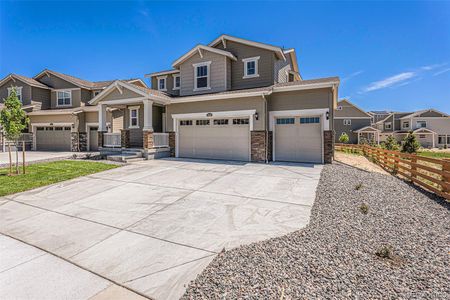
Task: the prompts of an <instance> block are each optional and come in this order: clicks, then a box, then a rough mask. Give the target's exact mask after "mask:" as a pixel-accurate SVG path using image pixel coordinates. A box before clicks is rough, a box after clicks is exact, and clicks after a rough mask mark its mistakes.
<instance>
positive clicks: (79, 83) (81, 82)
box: [33, 69, 94, 89]
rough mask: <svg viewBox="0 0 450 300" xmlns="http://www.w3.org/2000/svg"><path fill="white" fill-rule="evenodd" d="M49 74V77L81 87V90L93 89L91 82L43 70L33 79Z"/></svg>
mask: <svg viewBox="0 0 450 300" xmlns="http://www.w3.org/2000/svg"><path fill="white" fill-rule="evenodd" d="M49 74H51V75H53V76H55V77H58V78H60V79H62V80H64V81H67V82H69V83H71V84H73V85H76V86H78V87H81V88H86V89H91V88H93V87H94V83H93V82H91V81H87V80H84V79H80V78H77V77H74V76H71V75H67V74H63V73H59V72H55V71H52V70H48V69H45V70H43V71H42V72H40V73H39V74H37V75H36V76H34V77H33V79H39V78H42V77H43V76H45V75H47V76H48V75H49Z"/></svg>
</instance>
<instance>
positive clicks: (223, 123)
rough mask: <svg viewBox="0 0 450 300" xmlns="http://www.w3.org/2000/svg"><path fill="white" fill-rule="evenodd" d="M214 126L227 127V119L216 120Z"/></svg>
mask: <svg viewBox="0 0 450 300" xmlns="http://www.w3.org/2000/svg"><path fill="white" fill-rule="evenodd" d="M214 125H228V119H216V120H214Z"/></svg>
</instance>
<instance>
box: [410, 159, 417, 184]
mask: <svg viewBox="0 0 450 300" xmlns="http://www.w3.org/2000/svg"><path fill="white" fill-rule="evenodd" d="M416 163H417V157H416V156H415V155H413V156H412V157H411V172H410V173H411V178H416V174H413V171H414V172H416V171H417V168H416V166H415V165H413V164H416ZM411 181H412V180H411Z"/></svg>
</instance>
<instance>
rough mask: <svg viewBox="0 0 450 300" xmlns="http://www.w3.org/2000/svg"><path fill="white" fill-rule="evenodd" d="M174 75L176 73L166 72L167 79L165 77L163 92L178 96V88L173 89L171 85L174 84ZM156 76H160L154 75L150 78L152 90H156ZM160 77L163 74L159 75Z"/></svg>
mask: <svg viewBox="0 0 450 300" xmlns="http://www.w3.org/2000/svg"><path fill="white" fill-rule="evenodd" d="M177 74H179V73H177ZM174 75H176V74H168V75H167V79H166V85H167V91H166V92H165V93H168V94H171V95H174V96H178V95H179V94H180V90H179V89H178V90H174V89H173V86H174V84H173V78H174ZM164 76H166V75H164ZM157 77H160V76H154V77H152V79H151V84H152V89H154V90H158V81H157V79H156V78H157ZM161 77H163V76H161Z"/></svg>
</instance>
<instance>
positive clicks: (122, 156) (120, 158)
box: [106, 153, 142, 162]
mask: <svg viewBox="0 0 450 300" xmlns="http://www.w3.org/2000/svg"><path fill="white" fill-rule="evenodd" d="M135 158H137V159H142V154H141V156H139V155H137V154H135V153H130V154H125V153H120V154H111V155H108V156H107V157H106V159H107V160H111V161H118V162H127V161H128V160H130V159H135Z"/></svg>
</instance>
